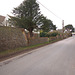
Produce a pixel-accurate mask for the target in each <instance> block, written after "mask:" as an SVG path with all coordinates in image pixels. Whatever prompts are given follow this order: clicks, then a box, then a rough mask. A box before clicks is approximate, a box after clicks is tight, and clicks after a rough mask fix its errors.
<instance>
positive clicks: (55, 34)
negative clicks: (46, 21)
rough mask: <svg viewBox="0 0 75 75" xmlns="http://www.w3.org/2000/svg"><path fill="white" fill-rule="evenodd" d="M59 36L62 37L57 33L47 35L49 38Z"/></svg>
mask: <svg viewBox="0 0 75 75" xmlns="http://www.w3.org/2000/svg"><path fill="white" fill-rule="evenodd" d="M57 35H60V34H59V33H58V32H57V31H53V32H48V33H47V37H56V36H57Z"/></svg>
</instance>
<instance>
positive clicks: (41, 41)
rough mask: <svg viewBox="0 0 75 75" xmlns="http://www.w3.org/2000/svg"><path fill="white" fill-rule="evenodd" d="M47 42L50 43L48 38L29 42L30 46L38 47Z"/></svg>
mask: <svg viewBox="0 0 75 75" xmlns="http://www.w3.org/2000/svg"><path fill="white" fill-rule="evenodd" d="M45 42H49V40H48V38H47V37H41V38H36V39H30V40H29V42H28V45H29V46H31V45H37V44H42V43H45Z"/></svg>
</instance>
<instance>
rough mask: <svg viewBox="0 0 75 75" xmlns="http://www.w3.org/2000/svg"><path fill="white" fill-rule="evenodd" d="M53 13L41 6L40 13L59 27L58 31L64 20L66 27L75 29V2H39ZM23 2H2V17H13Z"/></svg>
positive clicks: (0, 5) (58, 0)
mask: <svg viewBox="0 0 75 75" xmlns="http://www.w3.org/2000/svg"><path fill="white" fill-rule="evenodd" d="M38 1H39V2H40V3H41V4H43V5H44V6H45V7H46V8H48V9H49V10H50V11H51V12H53V13H54V14H55V15H56V16H58V17H60V18H61V19H60V18H58V17H56V16H54V15H53V14H52V13H51V12H49V11H48V10H47V9H45V8H44V7H43V6H42V5H41V4H39V6H40V11H41V13H42V14H43V15H44V16H46V17H47V18H48V19H50V20H52V21H53V24H55V25H56V26H57V28H58V29H61V28H62V20H64V26H65V25H68V24H72V25H73V26H74V27H75V0H38ZM22 2H23V0H1V1H0V15H3V16H7V14H9V15H12V10H13V8H15V7H17V6H19V5H20V3H22Z"/></svg>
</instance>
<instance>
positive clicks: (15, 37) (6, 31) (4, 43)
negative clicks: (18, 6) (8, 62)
mask: <svg viewBox="0 0 75 75" xmlns="http://www.w3.org/2000/svg"><path fill="white" fill-rule="evenodd" d="M23 46H26V40H25V36H24V35H23V33H22V31H21V29H19V28H11V27H1V26H0V51H3V50H8V49H14V48H18V47H23Z"/></svg>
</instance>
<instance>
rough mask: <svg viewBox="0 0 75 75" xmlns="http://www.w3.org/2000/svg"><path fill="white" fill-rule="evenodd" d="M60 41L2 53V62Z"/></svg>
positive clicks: (0, 56)
mask: <svg viewBox="0 0 75 75" xmlns="http://www.w3.org/2000/svg"><path fill="white" fill-rule="evenodd" d="M59 40H60V39H59ZM59 40H57V39H56V40H53V41H50V42H45V43H42V44H37V45H32V46H27V47H20V48H16V49H11V50H5V51H1V52H0V61H2V60H3V59H7V58H10V57H13V56H16V55H19V54H21V53H25V52H28V51H31V50H33V49H36V48H39V47H42V46H45V45H48V44H51V43H54V42H56V41H59Z"/></svg>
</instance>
